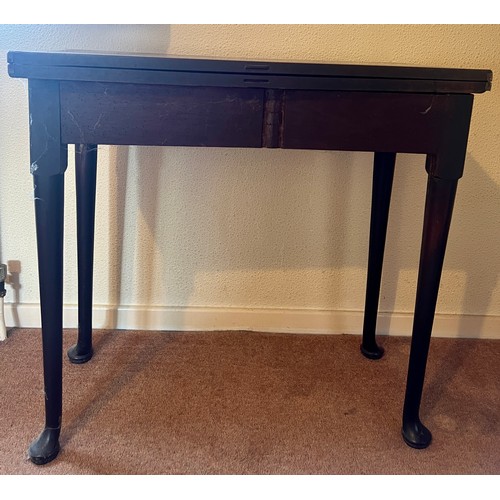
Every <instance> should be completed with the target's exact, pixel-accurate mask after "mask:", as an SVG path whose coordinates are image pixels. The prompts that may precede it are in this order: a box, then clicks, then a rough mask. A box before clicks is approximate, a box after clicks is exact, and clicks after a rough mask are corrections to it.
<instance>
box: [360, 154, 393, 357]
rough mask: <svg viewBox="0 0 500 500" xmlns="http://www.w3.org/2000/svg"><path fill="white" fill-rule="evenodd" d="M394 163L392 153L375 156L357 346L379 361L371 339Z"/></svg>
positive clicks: (374, 326)
mask: <svg viewBox="0 0 500 500" xmlns="http://www.w3.org/2000/svg"><path fill="white" fill-rule="evenodd" d="M395 164H396V153H375V160H374V165H373V188H372V212H371V222H370V247H369V253H368V277H367V284H366V301H365V318H364V324H363V340H362V343H361V352H362V353H363V354H364V355H365V356H366V357H367V358H370V359H379V358H381V357H382V356H383V354H384V349H383V348H382V347H380V346H378V345H377V342H376V340H375V329H376V324H377V313H378V304H379V297H380V281H381V277H382V263H383V258H384V248H385V237H386V234H387V220H388V218H389V205H390V202H391V191H392V181H393V178H394V166H395Z"/></svg>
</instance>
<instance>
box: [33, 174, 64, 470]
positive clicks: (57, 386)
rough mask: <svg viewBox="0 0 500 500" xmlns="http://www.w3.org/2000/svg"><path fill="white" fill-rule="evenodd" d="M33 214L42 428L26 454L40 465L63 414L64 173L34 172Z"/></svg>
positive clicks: (55, 443) (55, 448) (55, 444)
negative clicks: (42, 383)
mask: <svg viewBox="0 0 500 500" xmlns="http://www.w3.org/2000/svg"><path fill="white" fill-rule="evenodd" d="M33 178H34V185H35V216H36V232H37V245H38V272H39V280H40V307H41V316H42V348H43V372H44V392H45V428H44V430H43V431H42V433H41V434H40V435H39V436H38V438H37V439H36V440H35V441H34V442H33V443H32V444H31V446H30V449H29V457H30V459H31V461H32V462H34V463H35V464H38V465H41V464H45V463H47V462H50V461H51V460H53V459H54V458H55V457H56V456H57V454H58V452H59V433H60V430H61V415H62V301H63V211H64V174H56V175H47V176H46V175H35V176H34V177H33Z"/></svg>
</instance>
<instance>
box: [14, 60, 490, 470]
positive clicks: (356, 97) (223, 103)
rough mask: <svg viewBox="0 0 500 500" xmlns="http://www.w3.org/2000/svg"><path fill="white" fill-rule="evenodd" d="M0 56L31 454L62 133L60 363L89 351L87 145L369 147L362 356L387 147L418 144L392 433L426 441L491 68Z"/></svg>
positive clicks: (373, 311) (56, 314)
mask: <svg viewBox="0 0 500 500" xmlns="http://www.w3.org/2000/svg"><path fill="white" fill-rule="evenodd" d="M8 63H9V74H10V75H11V76H12V77H16V78H28V79H29V123H30V152H31V173H32V174H33V178H34V186H35V212H36V230H37V245H38V262H39V281H40V301H41V317H42V339H43V369H44V386H45V415H46V419H45V428H44V430H43V431H42V433H41V434H40V435H39V436H38V438H37V439H36V440H35V441H34V442H33V443H32V445H31V447H30V449H29V456H30V458H31V460H32V461H33V462H34V463H35V464H44V463H47V462H49V461H51V460H53V459H54V458H55V457H56V456H57V454H58V452H59V434H60V430H61V414H62V302H63V293H62V290H63V209H64V203H63V191H64V172H65V170H66V166H67V145H68V144H75V150H76V194H77V238H78V311H79V312H78V318H79V320H78V323H79V333H78V341H77V344H76V345H75V346H73V347H72V348H71V349H70V350H69V352H68V355H69V359H70V360H71V361H72V362H73V363H83V362H86V361H88V360H89V359H90V358H91V356H92V323H91V318H92V270H93V246H94V216H95V190H96V168H97V145H98V144H115V145H120V144H123V145H156V146H198V147H237V148H263V147H264V148H288V149H319V150H347V151H371V152H374V170H373V197H372V211H371V227H370V246H369V257H368V278H367V290H366V306H365V318H364V326H363V337H362V344H361V351H362V353H363V354H364V355H365V356H366V357H368V358H371V359H377V358H380V357H381V356H382V355H383V350H382V349H381V348H380V347H379V346H378V345H377V343H376V339H375V327H376V319H377V309H378V302H379V291H380V278H381V271H382V259H383V253H384V246H385V236H386V229H387V219H388V212H389V203H390V196H391V189H392V180H393V173H394V166H395V161H396V154H397V153H421V154H425V155H427V159H426V171H427V177H428V180H427V194H426V202H425V213H424V226H423V237H422V246H421V256H420V265H419V273H418V284H417V297H416V304H415V313H414V323H413V333H412V342H411V352H410V359H409V367H408V379H407V386H406V395H405V400H404V408H403V423H402V434H403V438H404V441H405V442H406V443H407V444H408V445H410V446H412V447H414V448H425V447H427V446H428V445H429V443H430V441H431V433H430V432H429V430H428V429H427V428H426V427H425V426H424V425H423V424H422V422H421V421H420V418H419V409H420V402H421V397H422V388H423V383H424V376H425V368H426V362H427V354H428V351H429V343H430V337H431V331H432V323H433V319H434V312H435V308H436V300H437V296H438V289H439V282H440V278H441V270H442V266H443V259H444V255H445V248H446V241H447V237H448V230H449V226H450V220H451V216H452V209H453V203H454V199H455V192H456V188H457V182H458V179H459V178H460V177H461V176H462V173H463V168H464V160H465V153H466V147H467V137H468V134H469V126H470V119H471V112H472V102H473V94H475V93H482V92H485V91H487V90H490V88H491V80H492V73H491V71H489V70H475V69H446V68H417V67H406V66H373V65H372V66H369V65H351V64H316V63H292V62H257V61H229V60H211V59H202V58H198V59H189V58H174V57H163V56H155V55H138V54H136V55H127V54H100V53H78V52H55V53H33V52H10V53H9V54H8ZM332 195H334V193H332Z"/></svg>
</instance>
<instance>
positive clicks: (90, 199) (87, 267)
mask: <svg viewBox="0 0 500 500" xmlns="http://www.w3.org/2000/svg"><path fill="white" fill-rule="evenodd" d="M75 170H76V172H75V173H76V218H77V224H76V226H77V245H78V339H77V343H76V344H75V345H74V346H72V347H71V348H70V349H69V350H68V357H69V359H70V361H71V362H72V363H77V364H78V363H85V362H86V361H88V360H89V359H90V358H91V357H92V352H93V351H92V287H93V271H94V225H95V193H96V176H97V146H96V145H95V144H77V145H76V146H75Z"/></svg>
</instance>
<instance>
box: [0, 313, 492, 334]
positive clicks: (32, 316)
mask: <svg viewBox="0 0 500 500" xmlns="http://www.w3.org/2000/svg"><path fill="white" fill-rule="evenodd" d="M5 321H6V324H7V326H8V327H14V326H17V327H21V328H39V327H40V325H41V322H40V308H39V305H38V304H19V305H15V304H5ZM412 323H413V314H411V313H386V312H382V313H380V314H379V319H378V324H377V331H378V333H379V334H380V335H398V336H409V335H411V331H412ZM77 325H78V314H77V307H76V306H75V305H66V306H65V307H64V327H65V328H76V327H77ZM362 326H363V312H362V311H333V310H317V309H271V308H270V309H266V308H232V307H193V306H188V307H153V306H120V307H110V306H94V309H93V327H94V328H96V329H119V330H164V331H215V330H219V331H220V330H248V331H261V332H279V333H311V334H343V333H344V334H356V335H360V334H361V332H362ZM433 336H434V337H453V338H483V339H500V316H480V315H458V314H457V315H454V314H439V313H437V314H436V316H435V319H434V327H433Z"/></svg>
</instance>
